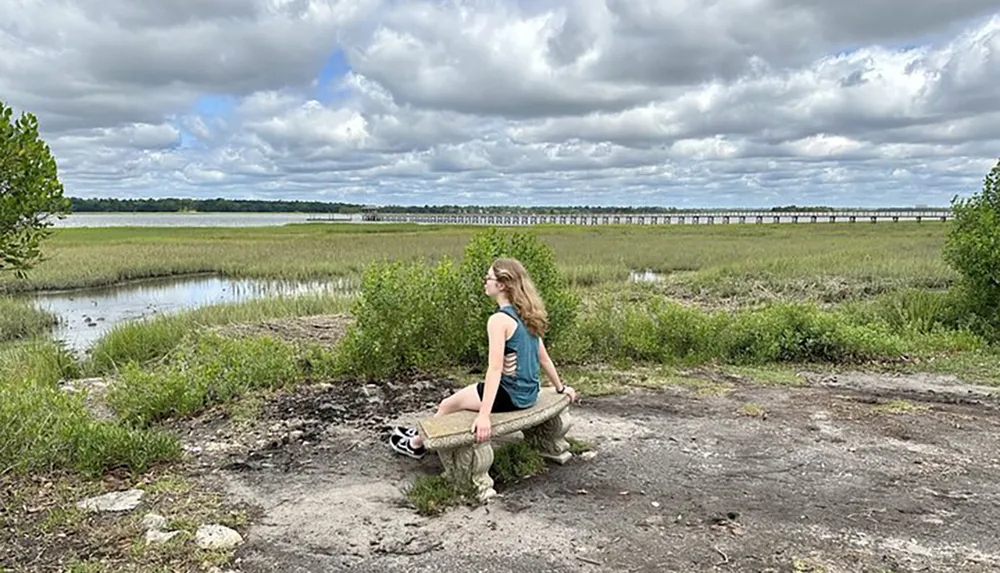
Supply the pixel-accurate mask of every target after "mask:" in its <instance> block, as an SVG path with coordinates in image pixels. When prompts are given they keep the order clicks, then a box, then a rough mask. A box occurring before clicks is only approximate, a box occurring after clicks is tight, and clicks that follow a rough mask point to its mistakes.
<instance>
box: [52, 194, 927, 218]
mask: <svg viewBox="0 0 1000 573" xmlns="http://www.w3.org/2000/svg"><path fill="white" fill-rule="evenodd" d="M70 201H71V203H72V210H73V212H76V213H88V212H89V213H183V212H201V213H331V214H333V213H360V212H361V211H362V210H363V209H364V208H365V205H362V204H359V203H340V202H337V203H327V202H322V201H262V200H250V199H222V198H216V199H178V198H167V199H113V198H103V199H81V198H78V197H71V198H70ZM374 208H376V209H377V210H378V211H379V212H380V213H442V214H456V215H473V214H480V213H502V214H522V213H538V214H542V215H572V214H605V213H717V212H719V211H770V212H774V213H789V212H799V213H826V212H831V211H920V210H924V209H931V207H926V208H925V207H919V208H918V207H880V208H871V209H867V208H866V209H846V208H834V207H824V206H812V207H810V206H798V205H785V206H779V207H771V208H770V209H766V208H765V209H747V208H738V209H737V208H733V209H725V208H715V209H707V208H704V209H690V208H688V209H680V208H677V207H644V206H637V207H622V206H619V207H614V206H612V207H601V206H590V205H580V206H546V207H511V206H507V205H503V206H501V205H496V206H477V205H423V206H416V205H410V206H407V205H379V206H377V207H374Z"/></svg>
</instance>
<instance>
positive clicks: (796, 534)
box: [184, 373, 1000, 573]
mask: <svg viewBox="0 0 1000 573" xmlns="http://www.w3.org/2000/svg"><path fill="white" fill-rule="evenodd" d="M805 376H806V378H807V380H808V384H807V385H805V386H802V387H783V386H763V385H757V384H753V383H751V382H744V383H737V384H736V385H735V386H734V387H733V388H732V389H731V390H729V391H728V392H723V393H720V394H718V395H714V396H704V395H700V394H698V393H697V392H694V391H692V390H690V389H686V388H680V387H668V388H664V389H662V390H639V389H635V390H630V391H629V392H627V393H625V394H622V395H616V396H609V397H603V398H593V399H585V400H583V401H582V403H580V404H579V405H576V406H574V407H573V408H572V416H573V420H574V425H573V428H572V429H571V430H570V436H571V437H573V438H577V439H579V440H584V441H586V442H589V443H590V444H591V445H592V446H593V448H594V452H595V455H593V457H591V458H590V459H584V458H582V457H577V458H574V459H573V460H571V461H570V462H569V463H568V464H566V465H564V466H549V468H548V470H547V471H546V472H545V473H544V474H542V475H538V476H534V477H531V478H529V479H527V480H524V481H522V482H520V483H516V484H510V485H506V486H503V487H499V486H498V491H499V494H500V495H499V496H498V497H497V498H494V499H493V500H492V501H491V502H490V503H488V504H487V505H485V506H480V507H466V506H461V507H457V508H452V509H449V510H448V511H447V512H445V513H444V514H442V515H438V516H435V517H422V516H420V515H418V514H417V513H416V512H415V511H414V510H413V509H412V508H411V507H409V506H408V504H407V501H406V497H405V494H404V491H405V488H406V487H407V485H408V484H410V483H411V482H412V480H413V479H414V478H415V477H416V476H419V475H430V474H435V473H438V472H440V470H441V465H440V463H439V461H438V460H437V458H436V457H434V456H428V457H426V458H425V459H423V460H421V461H415V460H411V459H408V458H403V457H400V456H398V455H396V454H394V453H393V452H392V451H391V450H390V449H389V447H388V446H387V444H386V436H387V433H386V432H387V428H388V427H389V426H391V425H392V424H393V423H395V422H398V421H407V420H413V419H415V418H416V417H418V416H422V415H428V414H429V413H430V412H432V411H433V406H434V404H435V403H436V402H437V401H438V400H439V399H440V398H442V397H443V396H446V395H447V394H448V393H449V392H450V387H449V386H448V385H447V384H444V383H441V382H438V381H435V380H404V381H398V382H394V383H384V384H372V385H367V386H365V385H357V386H352V387H339V386H333V385H325V386H324V385H320V386H313V387H309V388H306V389H302V390H299V391H297V392H296V393H295V394H292V395H285V396H278V397H275V398H274V399H271V400H269V401H268V402H266V403H265V404H263V405H262V406H261V409H260V412H259V415H258V416H257V418H256V422H254V423H253V424H251V426H249V427H247V426H241V427H239V428H233V427H231V426H230V425H228V423H227V422H226V421H225V420H223V419H219V418H213V416H211V415H208V416H204V417H202V418H199V419H198V420H197V421H195V422H193V423H190V425H189V426H188V427H186V428H185V429H184V431H185V432H186V438H185V442H186V444H187V447H188V449H189V451H191V452H192V453H193V454H195V456H196V458H197V460H198V466H197V467H198V469H197V470H196V473H197V475H198V476H200V478H201V479H204V480H208V481H211V482H213V483H215V484H217V485H220V486H222V487H224V488H225V489H226V490H227V491H228V493H229V495H230V496H232V498H233V499H234V501H239V502H246V503H250V504H253V505H254V506H256V507H257V508H258V509H259V513H258V514H257V518H256V519H255V522H254V525H253V526H252V527H251V528H250V530H249V532H248V535H247V537H246V543H245V544H244V545H243V546H242V547H241V548H240V550H239V554H238V559H237V560H236V562H235V563H234V564H233V565H232V568H233V569H234V570H238V571H246V572H265V571H266V572H273V571H288V572H300V571H303V572H304V571H355V572H372V573H375V572H397V571H398V572H403V571H407V572H422V571H426V572H439V571H463V572H465V571H469V572H472V571H475V572H483V573H487V572H498V573H499V572H507V571H510V572H513V571H533V572H534V571H583V572H587V571H616V572H618V571H620V572H646V571H648V572H654V571H655V572H664V571H677V572H681V571H683V572H692V571H747V572H750V571H753V572H768V571H769V572H797V573H801V572H817V573H818V572H826V573H834V572H852V573H854V572H872V573H875V572H878V573H884V572H890V571H892V572H900V573H901V572H918V571H920V572H924V571H930V572H938V571H941V572H943V571H962V572H968V573H975V572H985V571H998V570H1000V536H998V535H997V534H996V530H997V528H998V526H1000V505H998V503H997V502H998V501H1000V480H998V479H997V475H998V470H1000V432H998V429H1000V411H998V406H1000V400H998V397H997V395H996V394H995V393H994V391H993V390H992V389H990V388H981V387H970V386H964V385H961V384H958V383H957V382H956V381H955V380H953V379H951V378H948V377H940V376H929V375H916V376H914V375H910V376H902V375H900V376H891V375H874V374H862V373H855V374H851V373H847V374H837V375H826V374H824V375H820V374H816V375H805ZM514 438H515V439H516V436H515V437H514Z"/></svg>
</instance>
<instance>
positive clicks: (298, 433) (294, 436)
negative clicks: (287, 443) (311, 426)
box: [288, 430, 306, 442]
mask: <svg viewBox="0 0 1000 573" xmlns="http://www.w3.org/2000/svg"><path fill="white" fill-rule="evenodd" d="M304 435H306V433H305V432H303V431H302V430H294V431H292V432H289V434H288V439H289V440H291V441H293V442H297V441H299V440H301V439H302V436H304Z"/></svg>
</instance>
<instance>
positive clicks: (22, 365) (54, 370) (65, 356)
mask: <svg viewBox="0 0 1000 573" xmlns="http://www.w3.org/2000/svg"><path fill="white" fill-rule="evenodd" d="M79 375H80V365H79V364H78V363H77V361H76V359H75V358H73V355H72V354H71V353H70V352H69V351H68V350H66V348H65V347H64V346H62V345H61V344H59V343H57V342H55V341H53V340H47V339H43V338H34V339H31V340H26V341H23V342H16V343H8V344H4V345H0V383H3V384H7V385H16V384H19V383H20V382H21V381H23V380H35V381H37V382H39V383H42V384H46V385H50V386H54V385H56V384H57V383H58V382H59V381H60V380H65V379H72V378H76V377H78V376H79Z"/></svg>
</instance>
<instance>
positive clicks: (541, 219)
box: [364, 209, 952, 226]
mask: <svg viewBox="0 0 1000 573" xmlns="http://www.w3.org/2000/svg"><path fill="white" fill-rule="evenodd" d="M951 218H952V212H951V211H950V210H947V209H928V210H920V211H916V210H914V211H824V212H794V211H791V212H774V211H716V212H710V213H630V214H623V213H608V214H604V213H600V214H560V215H548V214H537V213H521V214H507V213H493V214H490V213H479V214H451V215H450V214H434V213H378V212H377V211H375V210H369V211H367V212H366V213H365V218H364V220H365V221H373V222H374V221H377V222H385V223H424V224H438V225H495V226H528V225H733V224H758V225H761V224H769V223H883V222H889V223H896V222H899V221H915V222H917V223H920V222H923V221H941V222H944V221H949V220H951Z"/></svg>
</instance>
